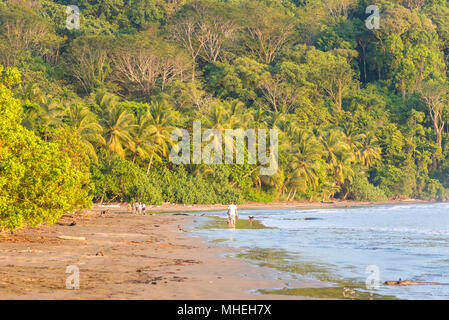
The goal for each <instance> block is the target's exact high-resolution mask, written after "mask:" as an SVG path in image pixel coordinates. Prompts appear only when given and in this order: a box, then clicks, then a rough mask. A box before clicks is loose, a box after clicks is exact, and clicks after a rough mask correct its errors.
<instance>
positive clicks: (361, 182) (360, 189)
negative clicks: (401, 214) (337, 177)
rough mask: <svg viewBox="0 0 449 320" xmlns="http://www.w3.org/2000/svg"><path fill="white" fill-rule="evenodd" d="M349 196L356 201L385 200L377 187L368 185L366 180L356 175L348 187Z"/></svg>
mask: <svg viewBox="0 0 449 320" xmlns="http://www.w3.org/2000/svg"><path fill="white" fill-rule="evenodd" d="M349 196H350V198H352V199H353V200H357V201H383V200H386V199H387V196H386V195H385V193H384V192H383V191H382V189H380V188H379V187H376V186H374V185H372V184H371V183H369V181H368V179H367V178H366V177H365V176H364V175H362V174H357V175H356V176H355V177H354V180H353V181H352V183H351V185H350V186H349Z"/></svg>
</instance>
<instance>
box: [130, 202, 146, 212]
mask: <svg viewBox="0 0 449 320" xmlns="http://www.w3.org/2000/svg"><path fill="white" fill-rule="evenodd" d="M146 210H147V206H146V205H145V203H143V202H133V203H132V204H131V212H132V213H138V214H145V211H146Z"/></svg>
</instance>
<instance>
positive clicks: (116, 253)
mask: <svg viewBox="0 0 449 320" xmlns="http://www.w3.org/2000/svg"><path fill="white" fill-rule="evenodd" d="M177 207H179V206H177ZM177 207H176V208H177ZM182 207H185V206H182ZM200 207H201V208H200ZM105 208H106V207H100V206H94V208H93V209H92V210H89V211H88V212H85V213H83V214H74V215H65V216H64V217H63V218H61V219H60V221H59V222H58V223H57V224H55V225H53V226H41V227H38V228H25V229H22V230H19V231H17V232H16V233H15V234H10V233H7V232H1V233H0V298H1V299H278V298H279V299H286V298H289V299H292V298H296V299H301V297H287V296H273V295H260V294H256V293H254V292H253V290H256V289H265V288H282V287H286V286H288V287H297V288H298V287H314V286H320V284H319V283H317V282H314V281H308V280H301V281H299V280H295V281H290V282H289V283H285V281H281V280H277V278H276V277H275V274H274V273H273V270H271V269H268V268H261V267H256V266H252V265H250V264H249V263H247V262H246V261H245V260H242V259H237V258H230V257H223V256H224V255H226V253H232V251H231V249H226V248H218V247H215V246H213V245H211V244H209V243H207V242H206V241H205V240H204V239H200V238H194V237H191V236H189V231H188V228H187V229H186V227H184V226H186V225H192V224H194V223H195V222H197V220H198V219H201V217H192V216H185V215H179V214H177V215H174V214H147V215H137V214H131V213H126V211H127V206H124V205H122V206H118V205H112V206H109V207H107V208H108V209H109V211H110V212H109V213H107V214H101V212H102V211H103V210H105ZM194 208H195V209H196V210H204V209H206V210H207V209H208V210H213V209H218V208H217V206H195V207H194ZM220 208H222V207H220ZM161 209H162V210H161ZM174 209H175V208H173V207H172V206H166V207H164V208H161V207H159V208H157V207H154V208H152V209H151V210H154V211H172V210H174ZM178 209H180V208H178ZM188 209H189V208H188V207H187V208H184V209H182V210H183V211H187V210H188ZM178 226H182V228H183V229H184V230H185V231H181V230H179V227H178ZM71 237H78V238H79V240H78V239H76V238H75V240H70V239H71ZM67 238H68V239H67ZM83 238H84V240H83ZM68 266H76V267H77V268H78V269H79V273H80V277H79V278H80V288H79V289H78V290H76V289H74V290H69V289H67V288H66V279H67V277H69V276H70V275H71V274H70V273H66V268H67V267H68ZM304 298H306V297H304Z"/></svg>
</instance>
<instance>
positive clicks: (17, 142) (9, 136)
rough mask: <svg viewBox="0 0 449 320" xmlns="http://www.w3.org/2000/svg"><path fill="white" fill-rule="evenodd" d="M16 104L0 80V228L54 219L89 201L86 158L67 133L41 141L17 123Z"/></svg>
mask: <svg viewBox="0 0 449 320" xmlns="http://www.w3.org/2000/svg"><path fill="white" fill-rule="evenodd" d="M20 116H21V108H20V103H19V101H18V100H16V99H14V98H13V97H12V94H11V92H10V90H9V89H7V88H6V87H5V86H4V85H3V84H0V229H8V230H11V231H14V230H15V229H17V228H20V227H22V226H24V225H31V226H36V225H38V224H41V223H54V222H56V221H57V220H58V219H59V218H60V217H61V216H62V214H63V213H64V212H66V211H73V210H76V209H80V208H83V207H87V206H89V204H90V201H89V196H88V190H89V189H88V188H86V185H87V184H88V181H89V172H88V171H86V167H84V166H85V165H86V164H87V165H88V159H87V158H86V156H85V154H83V151H82V150H81V149H77V148H78V147H79V143H78V142H77V141H76V139H74V138H73V136H72V137H70V136H67V137H64V138H58V137H60V136H59V135H56V136H55V142H44V141H42V140H41V139H39V138H38V137H36V136H35V135H34V133H33V132H31V131H29V130H27V129H25V128H24V127H22V125H21V124H20V122H21V118H20Z"/></svg>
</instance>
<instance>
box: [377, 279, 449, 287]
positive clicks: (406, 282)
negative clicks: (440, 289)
mask: <svg viewBox="0 0 449 320" xmlns="http://www.w3.org/2000/svg"><path fill="white" fill-rule="evenodd" d="M420 284H428V285H441V283H439V282H423V281H411V280H403V281H385V282H384V285H386V286H409V285H420Z"/></svg>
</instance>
